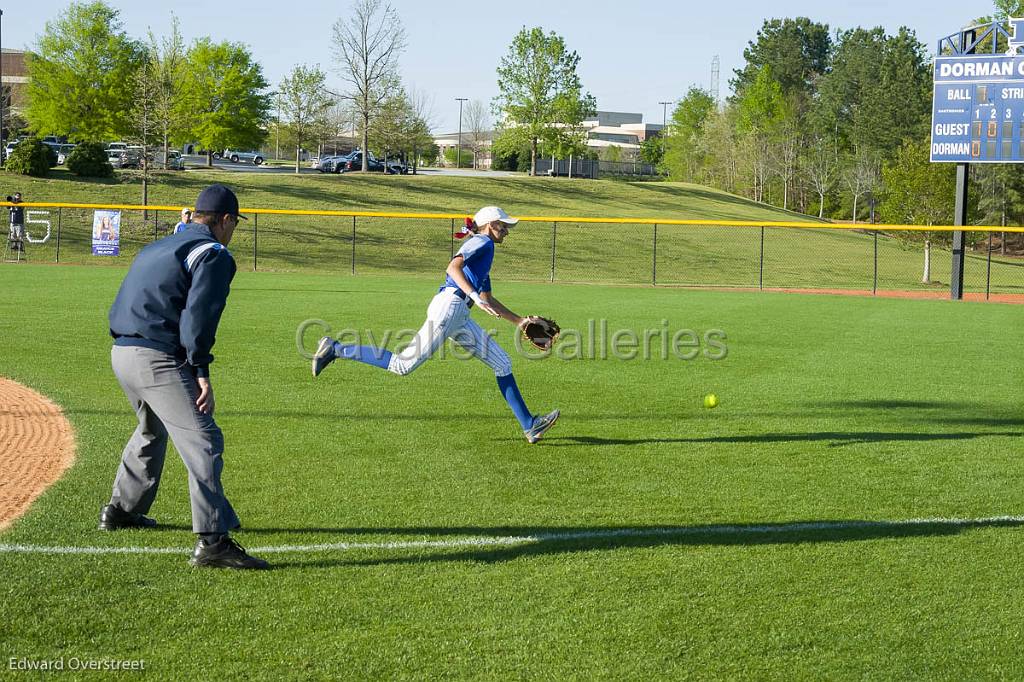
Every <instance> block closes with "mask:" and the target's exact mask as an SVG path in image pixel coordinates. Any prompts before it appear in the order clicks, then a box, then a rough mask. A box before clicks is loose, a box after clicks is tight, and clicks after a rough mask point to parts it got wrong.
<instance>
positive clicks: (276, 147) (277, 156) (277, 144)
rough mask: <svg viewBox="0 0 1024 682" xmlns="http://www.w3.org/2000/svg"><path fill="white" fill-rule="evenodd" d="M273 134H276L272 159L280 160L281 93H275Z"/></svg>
mask: <svg viewBox="0 0 1024 682" xmlns="http://www.w3.org/2000/svg"><path fill="white" fill-rule="evenodd" d="M274 129H275V132H276V133H277V135H276V137H277V139H276V141H275V143H274V158H275V159H280V158H281V93H280V92H278V93H277V125H276V126H274Z"/></svg>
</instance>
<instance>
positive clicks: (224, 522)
mask: <svg viewBox="0 0 1024 682" xmlns="http://www.w3.org/2000/svg"><path fill="white" fill-rule="evenodd" d="M239 218H244V216H241V215H239V214H238V198H237V197H236V196H235V194H234V192H232V191H231V190H230V189H228V188H227V187H225V186H224V185H211V186H209V187H207V188H206V189H204V190H203V191H202V193H200V195H199V198H198V199H197V200H196V210H195V214H194V216H193V222H190V223H189V224H188V225H186V226H185V229H183V230H181V231H180V232H177V233H176V234H174V235H171V236H170V237H166V238H164V239H161V240H159V241H157V242H153V243H152V244H150V245H149V246H147V247H146V248H144V249H142V251H140V252H139V255H138V256H136V258H135V260H134V261H133V262H132V266H131V268H130V269H129V270H128V274H127V275H126V276H125V278H124V282H122V284H121V289H120V290H119V291H118V292H117V298H116V299H115V300H114V305H113V306H112V307H111V308H110V335H111V336H112V337H113V338H114V346H113V348H112V349H111V353H110V359H111V364H112V365H113V368H114V374H116V375H117V380H118V382H119V383H120V384H121V388H122V389H123V390H124V393H125V395H126V396H127V397H128V400H129V402H130V403H131V405H132V409H133V410H134V411H135V416H136V417H137V418H138V426H137V427H136V429H135V433H134V434H133V435H132V437H131V439H130V440H129V441H128V444H127V445H125V448H124V452H123V454H122V456H121V465H120V467H118V470H117V476H116V477H115V478H114V487H113V492H112V493H111V497H110V502H109V503H108V504H107V505H106V506H105V507H103V509H102V511H101V512H100V523H99V527H100V529H102V530H111V531H112V530H119V529H123V528H152V527H153V526H155V525H156V521H155V520H153V519H151V518H149V517H148V516H146V514H147V513H148V512H149V508H150V507H151V506H152V504H153V501H154V500H155V499H156V493H157V489H158V487H159V485H160V477H161V474H162V473H163V467H164V458H165V455H166V454H167V440H168V437H170V439H171V440H173V441H174V445H175V447H176V448H177V450H178V454H179V455H181V459H182V460H183V461H184V463H185V469H186V470H187V471H188V489H189V497H190V498H191V501H192V529H193V531H194V532H195V533H196V535H197V536H198V538H197V542H196V547H195V550H194V551H193V553H192V557H191V559H190V562H191V563H192V565H193V566H211V567H218V568H247V569H252V568H257V569H259V568H267V562H266V561H263V560H262V559H259V558H257V557H254V556H250V555H249V554H248V553H247V552H246V551H245V549H244V548H243V547H242V546H241V545H239V544H238V543H237V542H235V541H234V539H232V538H231V536H230V534H229V531H232V530H234V529H236V528H238V527H239V526H240V523H239V520H238V516H237V515H236V514H235V510H234V509H233V508H232V506H231V503H230V502H228V499H227V497H226V496H225V494H224V488H223V486H222V485H221V479H220V476H221V470H222V469H223V468H224V461H223V458H222V455H223V453H224V435H223V433H222V432H221V430H220V427H219V426H217V423H216V422H215V421H214V420H213V409H214V398H213V385H212V383H211V380H210V363H212V362H213V353H212V350H213V344H214V342H215V340H216V339H215V337H216V332H217V325H218V324H219V323H220V317H221V313H223V312H224V307H225V305H227V298H228V292H229V289H230V285H231V280H232V278H234V276H235V259H234V258H232V256H231V254H230V253H229V252H228V249H227V245H228V242H230V241H231V236H232V235H233V234H234V231H235V227H236V226H237V225H238V220H239Z"/></svg>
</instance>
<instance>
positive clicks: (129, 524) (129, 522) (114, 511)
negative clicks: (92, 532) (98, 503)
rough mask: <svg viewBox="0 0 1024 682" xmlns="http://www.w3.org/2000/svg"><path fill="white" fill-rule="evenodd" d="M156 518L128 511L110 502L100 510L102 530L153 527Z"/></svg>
mask: <svg viewBox="0 0 1024 682" xmlns="http://www.w3.org/2000/svg"><path fill="white" fill-rule="evenodd" d="M154 526H156V520H155V519H151V518H149V517H148V516H143V515H142V514H138V513H133V512H126V511H125V510H123V509H121V508H120V507H118V506H116V505H113V504H108V505H107V506H106V507H104V508H103V509H102V510H101V511H100V530H120V529H122V528H153V527H154Z"/></svg>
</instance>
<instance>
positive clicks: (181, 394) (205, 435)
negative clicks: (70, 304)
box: [110, 346, 240, 533]
mask: <svg viewBox="0 0 1024 682" xmlns="http://www.w3.org/2000/svg"><path fill="white" fill-rule="evenodd" d="M110 362H111V364H112V365H113V367H114V374H115V375H116V376H117V380H118V381H119V382H120V383H121V388H122V389H124V393H125V395H126V396H128V400H129V401H130V402H131V404H132V408H133V409H134V410H135V414H136V416H138V418H139V426H138V428H136V429H135V433H134V434H133V435H132V437H131V439H130V440H129V441H128V444H127V445H126V446H125V448H124V453H123V454H122V456H121V466H120V468H119V469H118V470H117V477H116V478H115V479H114V492H113V495H112V496H111V498H110V503H111V504H114V505H117V506H118V507H120V508H121V509H123V510H124V511H127V512H138V513H140V514H145V513H147V512H149V508H150V507H151V506H152V505H153V500H154V499H156V492H157V487H158V486H159V485H160V474H161V473H162V472H163V468H164V457H165V455H166V453H167V437H168V435H169V436H170V437H171V440H172V441H174V447H175V448H177V450H178V453H179V454H180V455H181V459H182V460H183V461H184V462H185V468H186V469H187V470H188V491H189V496H190V498H191V500H192V530H193V531H194V532H196V533H226V532H228V531H229V530H233V529H235V528H237V527H238V526H239V525H240V524H239V521H238V516H237V515H236V514H235V510H234V509H233V508H232V507H231V503H230V502H228V500H227V498H226V497H225V496H224V489H223V488H222V487H221V483H220V474H221V470H222V469H223V468H224V460H223V459H222V457H221V456H222V454H223V453H224V435H223V434H222V433H221V430H220V427H219V426H217V424H216V422H214V421H213V417H212V416H210V415H208V414H203V413H201V412H200V411H199V410H198V408H197V407H196V398H197V397H198V396H199V384H198V383H197V382H196V379H195V377H194V376H193V374H192V369H191V367H190V366H189V365H186V364H182V363H180V362H178V361H177V360H176V359H175V358H174V356H172V355H168V354H167V353H162V352H160V351H157V350H152V349H150V348H142V347H140V346H114V347H113V349H112V350H111V352H110Z"/></svg>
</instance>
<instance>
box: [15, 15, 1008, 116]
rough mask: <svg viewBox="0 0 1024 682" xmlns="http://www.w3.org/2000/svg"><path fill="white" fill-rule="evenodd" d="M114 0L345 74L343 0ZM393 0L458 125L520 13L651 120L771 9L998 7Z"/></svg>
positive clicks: (953, 19)
mask: <svg viewBox="0 0 1024 682" xmlns="http://www.w3.org/2000/svg"><path fill="white" fill-rule="evenodd" d="M108 4H110V5H111V6H113V7H116V8H118V9H119V10H120V11H121V18H122V20H123V21H124V24H125V27H126V29H127V30H128V32H129V33H130V34H132V35H134V36H136V37H140V38H142V37H145V35H146V32H147V30H148V29H150V28H152V29H153V31H154V33H156V34H157V35H161V34H163V33H164V32H166V31H167V27H168V25H169V19H170V15H171V12H172V11H173V12H174V14H176V15H177V16H178V17H179V19H180V20H181V24H182V27H183V31H184V33H185V37H186V40H189V39H190V38H192V37H196V36H202V35H209V36H211V37H213V38H214V39H217V40H233V41H241V42H244V43H247V44H248V45H249V46H250V48H251V49H252V51H253V54H254V55H255V57H256V58H257V59H258V60H259V61H260V63H261V64H262V65H263V68H264V73H265V74H266V76H267V79H268V80H269V81H270V82H271V83H272V85H274V86H276V85H277V83H278V82H280V80H281V78H282V77H283V76H284V75H285V74H286V73H288V71H289V70H290V69H291V68H292V67H293V66H294V65H295V64H298V63H307V64H317V63H318V64H320V65H321V67H322V68H323V69H324V70H325V71H327V72H328V74H329V79H330V81H331V83H332V86H333V88H340V87H342V86H341V81H340V79H339V78H338V77H337V76H336V75H335V74H334V73H333V68H334V64H333V61H332V58H331V50H330V37H331V25H332V24H333V23H334V22H335V21H337V20H338V18H339V17H343V16H345V14H346V12H347V10H348V8H349V7H350V3H349V2H347V1H345V0H342V1H341V2H338V1H335V2H328V1H326V0H303V1H301V2H295V3H294V4H291V3H282V2H265V1H262V0H248V1H244V0H175V2H161V1H159V0H150V1H149V2H141V1H139V0H132V1H129V0H108ZM391 4H392V6H393V7H394V8H395V9H396V10H397V11H398V14H399V16H400V17H401V19H402V22H403V24H404V25H405V27H406V32H407V35H408V41H407V42H408V46H407V48H406V50H405V53H404V54H403V55H402V59H401V71H402V76H403V79H404V80H405V82H406V84H408V85H412V86H414V87H415V88H416V89H417V90H421V91H424V92H426V93H428V95H429V96H430V98H431V99H432V112H433V116H432V119H433V120H432V123H433V125H434V129H435V131H439V132H440V131H450V130H455V128H456V127H457V125H458V112H459V107H458V102H456V101H455V98H456V97H468V98H470V99H480V100H482V101H484V102H488V103H489V102H490V100H491V98H492V97H494V95H495V94H496V90H497V86H496V76H495V69H496V68H497V65H498V62H499V61H500V59H501V57H502V56H503V55H504V54H505V52H506V51H507V49H508V45H509V43H510V42H511V39H512V37H513V36H514V35H515V33H516V32H517V31H518V30H519V29H520V28H522V27H523V26H531V27H532V26H541V27H543V28H544V29H545V30H546V31H552V30H553V31H555V32H557V33H559V34H560V35H562V36H563V37H564V38H565V39H566V42H567V44H568V45H569V48H570V49H573V50H576V51H577V52H578V53H579V54H580V57H581V62H580V69H579V71H580V75H581V77H582V80H583V85H584V88H586V89H587V90H589V91H590V92H591V93H592V94H593V95H594V96H595V97H596V98H597V103H598V107H599V108H600V109H603V110H611V111H631V112H641V113H643V115H644V120H645V121H649V122H652V123H660V122H661V119H662V106H661V105H659V104H658V102H661V101H666V100H676V99H679V98H680V97H681V96H682V95H683V94H684V93H685V92H686V90H687V89H688V88H689V87H690V86H691V85H698V86H701V87H708V86H709V85H710V79H711V60H712V57H713V56H714V55H716V54H717V55H719V56H720V59H721V91H722V96H723V97H724V96H725V95H726V93H727V92H728V89H729V85H728V81H729V78H730V77H731V76H732V72H733V69H736V68H739V67H741V66H742V64H743V49H744V48H745V47H746V45H747V42H748V41H749V40H751V39H753V38H754V36H755V35H756V33H757V30H758V29H759V28H760V27H761V24H762V23H763V22H764V20H765V19H766V18H771V17H796V16H807V17H810V18H811V19H813V20H815V21H819V22H823V23H827V24H828V25H829V26H830V28H832V29H833V30H835V29H837V28H844V29H845V28H852V27H855V26H864V27H870V26H883V27H884V28H886V29H887V30H889V31H890V32H894V31H895V30H896V29H897V28H898V27H899V26H901V25H906V26H908V27H910V28H911V29H913V30H914V31H916V33H917V36H918V38H919V39H920V40H922V41H923V42H924V43H925V44H926V45H928V47H929V50H931V51H934V49H935V43H936V41H937V40H938V39H939V38H941V37H942V36H945V35H948V34H950V33H953V32H955V31H956V30H957V29H958V28H959V27H960V26H962V25H964V24H965V23H968V22H970V20H971V19H973V18H975V17H978V16H983V15H987V14H989V13H991V11H992V4H991V3H990V2H964V1H962V0H961V1H959V2H953V1H952V0H909V1H906V2H899V1H896V0H851V1H847V2H838V3H822V2H820V1H817V2H815V1H811V0H776V1H775V2H771V3H767V2H752V1H750V0H733V1H732V2H721V3H717V2H710V3H708V2H690V1H687V0H679V1H678V2H669V1H665V0H648V2H643V3H637V4H636V5H632V4H631V3H624V2H616V3H605V2H601V1H600V0H589V1H588V2H583V1H582V0H515V1H513V2H484V1H481V0H475V1H472V2H471V1H470V0H450V1H438V2H427V1H424V0H419V1H417V0H392V3H391ZM12 5H13V6H12ZM67 5H68V3H67V2H57V1H54V0H32V2H22V3H18V4H17V5H15V4H14V3H12V4H11V5H8V6H6V7H0V8H2V9H3V12H4V13H3V45H4V47H13V48H30V47H31V46H32V45H33V44H34V43H35V41H36V38H37V37H38V35H39V34H40V33H41V32H42V31H43V28H44V26H45V23H46V21H48V20H49V19H52V18H54V17H55V16H56V15H57V14H58V13H60V12H61V11H63V10H64V9H65V8H66V7H67ZM333 88H332V89H333ZM670 111H671V109H670Z"/></svg>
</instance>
